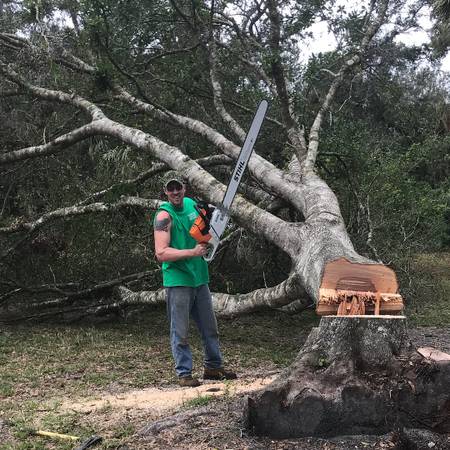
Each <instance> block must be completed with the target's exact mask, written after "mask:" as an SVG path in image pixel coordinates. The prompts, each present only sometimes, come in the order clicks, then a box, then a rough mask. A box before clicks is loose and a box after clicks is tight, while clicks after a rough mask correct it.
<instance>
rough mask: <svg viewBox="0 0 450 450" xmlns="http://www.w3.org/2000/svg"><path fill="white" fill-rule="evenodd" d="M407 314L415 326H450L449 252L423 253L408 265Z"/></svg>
mask: <svg viewBox="0 0 450 450" xmlns="http://www.w3.org/2000/svg"><path fill="white" fill-rule="evenodd" d="M411 273H412V279H413V282H412V283H411V288H410V291H411V294H412V295H411V300H410V302H409V304H407V315H408V316H409V319H410V320H411V322H412V324H414V325H416V326H448V325H450V253H448V252H447V253H445V252H442V253H431V254H422V255H420V256H418V257H417V258H415V259H414V260H413V261H412V262H411Z"/></svg>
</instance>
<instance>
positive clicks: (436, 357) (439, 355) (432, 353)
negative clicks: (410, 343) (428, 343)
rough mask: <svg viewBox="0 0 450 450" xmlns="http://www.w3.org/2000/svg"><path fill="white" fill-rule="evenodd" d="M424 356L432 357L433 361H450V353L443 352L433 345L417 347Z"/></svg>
mask: <svg viewBox="0 0 450 450" xmlns="http://www.w3.org/2000/svg"><path fill="white" fill-rule="evenodd" d="M417 352H418V353H420V354H421V355H422V356H423V357H424V358H427V359H431V360H432V361H436V362H439V361H450V355H449V354H448V353H444V352H441V351H440V350H438V349H437V348H433V347H420V348H418V349H417Z"/></svg>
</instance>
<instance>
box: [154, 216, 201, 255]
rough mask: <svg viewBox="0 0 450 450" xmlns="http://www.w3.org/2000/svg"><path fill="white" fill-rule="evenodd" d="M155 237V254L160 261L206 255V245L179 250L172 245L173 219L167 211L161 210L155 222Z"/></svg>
mask: <svg viewBox="0 0 450 450" xmlns="http://www.w3.org/2000/svg"><path fill="white" fill-rule="evenodd" d="M153 227H154V237H155V255H156V258H157V260H158V261H160V262H164V261H178V260H179V259H186V258H192V257H194V256H204V255H205V254H206V246H205V245H202V244H198V245H196V246H195V247H194V248H190V249H186V250H178V249H176V248H173V247H170V246H169V244H170V236H171V235H170V233H171V229H172V219H171V217H170V214H169V213H168V212H167V211H161V212H160V213H158V214H157V216H156V217H155V220H154V222H153Z"/></svg>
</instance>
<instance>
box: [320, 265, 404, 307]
mask: <svg viewBox="0 0 450 450" xmlns="http://www.w3.org/2000/svg"><path fill="white" fill-rule="evenodd" d="M403 307H404V305H403V299H402V297H401V295H400V294H398V282H397V277H396V275H395V272H394V271H393V270H392V269H390V268H389V267H386V266H384V265H383V264H358V263H351V262H350V261H348V260H346V259H344V258H340V259H337V260H335V261H331V262H329V263H328V264H326V266H325V270H324V273H323V277H322V283H321V286H320V289H319V302H318V304H317V308H316V311H317V314H319V315H332V314H337V315H355V314H374V315H379V314H395V313H400V312H401V311H402V310H403Z"/></svg>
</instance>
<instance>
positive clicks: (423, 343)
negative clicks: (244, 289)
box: [62, 328, 450, 450]
mask: <svg viewBox="0 0 450 450" xmlns="http://www.w3.org/2000/svg"><path fill="white" fill-rule="evenodd" d="M410 337H411V340H412V341H413V343H414V345H415V346H416V348H417V347H431V348H436V349H439V350H440V351H443V352H445V353H450V328H416V329H411V330H410ZM276 375H277V374H276V373H273V372H269V371H268V372H267V373H266V374H263V376H261V372H259V373H258V374H257V375H256V374H253V375H252V374H251V373H247V374H240V378H239V379H238V380H235V381H231V382H226V383H220V382H212V383H207V384H203V385H202V386H200V387H198V388H180V387H174V386H172V387H170V386H169V387H165V388H147V389H143V390H134V391H130V392H126V393H120V394H106V395H104V396H102V397H101V398H98V399H84V400H83V399H80V400H77V401H76V402H73V401H70V400H68V399H66V400H65V401H64V402H63V405H62V408H63V409H65V410H71V409H72V410H76V411H82V412H84V413H86V414H87V415H88V416H89V421H94V422H95V423H97V424H99V425H100V424H103V426H104V427H105V430H106V429H111V425H112V424H113V423H116V424H117V426H120V425H121V424H122V425H123V424H124V423H132V424H133V427H134V428H135V429H136V432H135V433H134V435H133V436H131V437H130V438H128V439H127V444H126V445H122V446H121V447H118V448H119V449H120V450H131V449H136V450H140V449H163V450H164V449H183V450H184V449H186V450H188V449H199V450H202V449H210V450H212V449H224V450H225V449H229V450H231V449H248V450H259V449H261V450H262V449H270V450H272V449H273V450H275V449H277V450H278V449H300V450H316V449H323V450H349V449H377V450H380V449H396V450H410V449H411V450H413V449H418V450H427V449H434V450H449V449H450V436H446V435H445V436H442V435H436V434H433V433H428V432H424V431H417V430H406V431H402V430H400V431H399V432H393V433H389V434H386V435H382V436H340V437H336V438H332V439H318V438H302V439H287V440H272V439H268V438H261V437H256V436H252V435H251V433H250V432H249V431H248V429H247V428H246V426H245V423H244V421H243V414H242V411H243V409H244V406H245V401H246V394H247V393H250V392H252V391H254V390H256V389H260V388H262V387H263V386H264V385H266V384H268V383H270V382H271V381H272V379H273V378H274V377H275V376H276ZM204 396H214V397H217V399H215V400H214V401H210V402H207V405H206V406H200V407H196V408H192V407H188V405H189V402H190V401H192V400H193V399H196V398H201V397H204ZM101 432H102V426H99V433H100V434H101ZM106 437H107V436H106Z"/></svg>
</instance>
